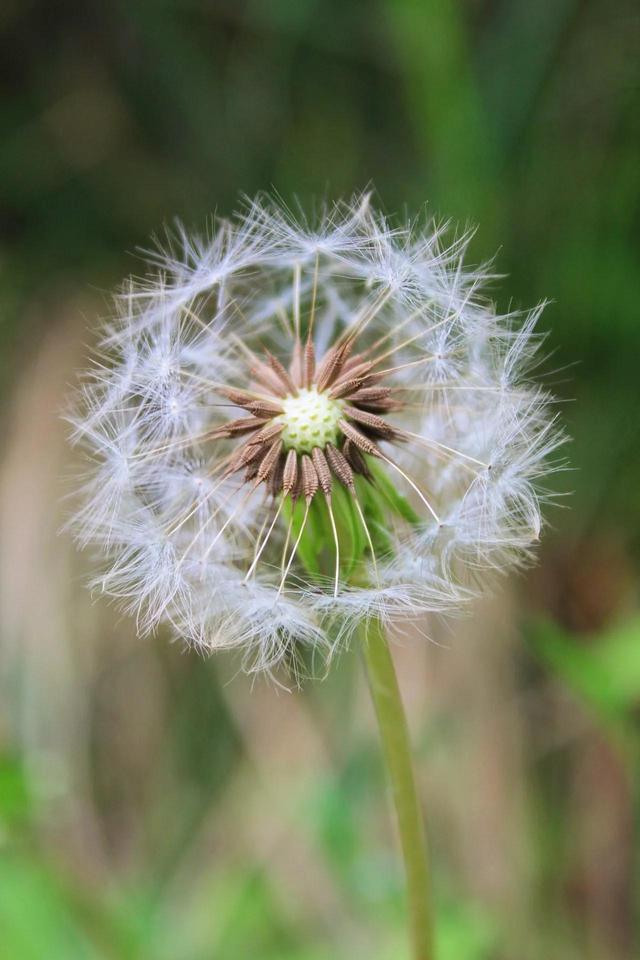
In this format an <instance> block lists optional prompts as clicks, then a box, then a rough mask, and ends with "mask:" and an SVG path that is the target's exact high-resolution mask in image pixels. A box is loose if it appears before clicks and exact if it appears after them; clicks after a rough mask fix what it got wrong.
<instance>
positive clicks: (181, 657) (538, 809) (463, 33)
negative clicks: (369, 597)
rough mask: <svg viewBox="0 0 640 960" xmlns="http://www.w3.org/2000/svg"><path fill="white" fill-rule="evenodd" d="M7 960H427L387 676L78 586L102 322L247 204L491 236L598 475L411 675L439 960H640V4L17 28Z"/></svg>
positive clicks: (278, 5)
mask: <svg viewBox="0 0 640 960" xmlns="http://www.w3.org/2000/svg"><path fill="white" fill-rule="evenodd" d="M0 32H1V40H0V45H1V57H0V64H1V65H0V75H1V77H2V100H1V104H0V131H1V133H0V136H1V148H0V149H1V161H0V212H1V220H2V240H1V246H0V345H1V358H2V362H1V364H0V390H1V396H2V406H1V413H0V430H1V435H2V452H1V459H0V550H1V555H0V601H1V602H0V679H1V684H2V702H1V705H0V957H1V958H2V960H5V958H6V960H134V958H135V960H205V958H206V960H211V958H215V960H245V958H248V957H251V958H254V957H255V958H260V960H347V958H349V960H359V958H372V957H374V958H376V960H378V958H379V960H400V958H404V957H405V956H406V955H407V944H406V939H405V931H404V921H403V899H402V896H403V893H402V890H403V885H402V875H401V872H400V867H399V864H398V862H397V858H396V856H395V837H394V833H393V827H392V823H391V820H390V816H389V814H390V807H389V804H388V798H387V795H386V792H385V786H384V780H383V775H382V771H381V768H380V763H379V757H378V747H377V740H376V732H375V728H374V724H373V718H372V713H371V708H370V706H369V703H368V700H367V692H366V688H365V685H364V683H363V680H362V676H361V669H360V663H359V659H358V655H357V651H351V652H348V653H345V654H344V655H343V656H342V657H341V659H340V660H339V661H338V662H337V663H335V665H334V668H333V670H332V672H331V673H330V675H329V677H328V678H327V679H326V680H324V682H318V683H312V684H308V685H307V686H306V687H305V688H304V689H303V690H301V691H296V692H293V693H284V692H283V691H278V690H277V689H275V688H274V687H272V686H270V685H269V684H267V683H264V682H260V681H258V682H255V683H254V684H253V685H252V684H251V682H250V681H249V680H247V679H246V678H244V677H242V676H236V673H237V663H235V662H234V661H233V660H232V659H231V658H227V657H224V656H221V657H219V658H217V659H215V660H213V661H209V662H204V661H203V660H201V659H200V658H198V657H197V656H195V655H194V654H191V653H185V652H184V651H183V650H181V649H180V648H179V646H177V645H171V644H169V643H168V642H167V638H166V637H163V636H159V637H158V638H157V639H155V640H137V639H136V638H135V636H134V630H133V627H132V624H131V623H130V622H128V621H127V620H126V619H125V618H122V617H120V616H119V615H118V614H117V613H116V612H115V611H114V610H113V609H111V608H109V607H108V606H107V605H106V604H105V603H104V602H103V601H101V600H96V601H93V600H92V598H91V597H90V596H89V594H88V593H87V591H86V590H85V589H84V587H83V585H82V584H83V579H84V577H85V575H86V568H87V564H88V561H87V560H86V559H84V558H82V557H78V556H77V555H76V553H75V551H74V548H73V546H72V545H71V544H70V542H69V540H68V538H67V537H65V536H59V535H58V530H59V528H60V525H61V523H62V521H63V518H64V513H65V509H66V507H65V503H64V501H63V499H62V498H63V497H64V495H65V493H66V492H67V491H68V486H69V485H68V481H67V477H68V475H69V473H70V472H71V457H70V454H69V452H68V450H67V447H66V443H65V431H64V426H63V424H62V423H61V421H60V417H59V414H60V411H61V409H62V408H63V406H64V402H65V396H66V394H67V392H68V385H69V383H71V382H72V381H73V377H74V370H75V369H76V368H77V367H78V366H80V365H83V364H84V362H85V356H86V352H87V344H89V343H90V342H91V339H92V330H93V329H95V324H96V320H97V318H98V317H99V316H101V315H104V313H105V311H106V310H107V309H108V299H107V296H106V293H105V291H106V290H108V289H109V288H110V287H111V286H112V285H113V284H114V283H116V282H118V281H119V280H120V279H121V278H122V277H123V276H124V275H125V274H127V273H129V272H131V271H134V272H135V271H136V270H138V269H139V263H138V261H137V260H136V259H135V250H136V248H138V247H139V246H140V245H143V246H144V245H145V243H146V242H147V238H148V236H149V235H150V234H151V233H153V232H154V231H157V230H161V229H162V226H163V224H166V223H170V222H171V220H172V219H173V218H174V217H175V216H177V217H179V218H180V219H182V220H183V221H185V222H186V223H187V224H191V225H193V226H195V227H197V228H201V227H202V226H203V225H204V223H205V220H206V217H207V216H208V215H209V214H210V213H211V211H213V210H214V209H217V210H218V211H219V212H221V213H225V214H227V213H231V212H232V211H233V209H234V208H235V207H236V206H237V204H238V197H239V194H240V192H242V191H244V192H246V193H249V194H251V193H253V192H254V191H256V190H258V189H265V188H267V189H272V188H273V189H276V190H278V191H279V192H280V193H281V194H282V196H283V197H284V198H285V199H287V200H291V199H292V198H293V197H294V196H298V197H299V198H300V201H301V204H302V206H303V207H305V208H306V209H310V208H311V206H312V203H313V201H314V198H315V200H317V199H318V198H322V197H325V196H326V197H330V198H331V197H339V196H343V195H345V194H349V193H350V192H351V191H352V190H354V189H360V188H362V187H364V186H366V185H367V184H368V183H370V182H371V183H373V184H374V186H375V187H376V189H377V191H378V202H380V203H381V204H383V205H384V207H385V209H387V210H388V211H390V212H393V211H399V212H402V211H403V210H405V209H406V210H408V211H409V212H415V211H417V210H418V209H419V208H420V207H421V206H422V204H423V203H424V202H425V201H428V204H429V209H430V210H431V211H432V212H433V213H434V214H439V215H445V216H451V217H452V218H454V219H456V220H460V221H465V222H466V221H470V222H473V223H477V224H479V226H480V229H479V231H478V233H477V235H476V237H475V239H474V241H473V244H472V257H473V258H475V259H477V260H480V259H483V258H486V257H488V256H492V255H493V254H494V253H495V252H496V250H497V251H498V253H497V260H496V263H497V268H498V269H499V270H500V271H501V272H504V273H506V274H508V278H507V279H506V280H505V281H504V282H503V283H502V285H501V288H500V291H499V293H498V296H499V297H500V304H501V306H502V307H506V306H508V305H510V304H516V305H517V304H522V305H532V304H534V303H535V302H537V301H538V300H539V299H541V298H549V299H550V300H551V301H552V303H551V305H550V306H549V307H548V309H547V310H546V312H545V314H544V320H543V323H544V325H545V329H548V330H549V331H550V334H549V341H548V344H549V353H550V356H549V358H548V360H547V361H546V363H545V365H544V367H543V368H541V370H540V375H541V377H544V378H545V381H546V382H547V383H549V384H552V385H553V388H554V389H555V391H556V393H557V395H558V396H559V398H560V400H561V401H562V402H561V405H560V408H559V409H560V410H561V413H562V416H563V417H564V419H565V422H566V425H567V429H568V431H569V433H570V434H571V435H572V437H573V442H572V444H571V446H570V448H569V449H568V451H567V453H568V456H569V458H570V460H571V465H572V468H573V469H572V471H571V472H568V473H565V474H564V475H562V476H560V477H558V478H557V480H556V489H557V490H558V491H559V492H560V493H565V494H570V496H568V497H567V499H566V500H561V503H562V504H563V507H558V508H555V509H553V510H551V511H550V513H549V521H550V529H549V530H548V531H547V534H546V537H545V538H544V542H543V544H542V548H541V554H540V564H539V566H538V567H537V569H536V570H534V571H532V572H531V573H529V574H527V575H526V576H521V577H519V578H515V579H513V580H509V581H506V582H505V583H504V584H503V585H502V586H501V588H500V590H499V592H498V593H497V594H496V595H495V596H494V597H493V598H491V599H488V600H486V601H484V602H482V603H480V604H478V605H477V607H476V609H475V610H474V614H473V616H472V617H471V618H470V619H469V620H467V621H462V622H460V623H456V624H455V626H454V627H453V628H448V629H447V628H444V627H441V626H435V625H432V626H431V628H430V629H431V632H432V633H433V635H434V637H435V639H436V640H437V642H436V643H433V644H426V643H424V642H420V641H418V640H411V639H407V638H405V639H404V640H402V641H400V642H399V643H398V646H397V647H396V651H395V652H396V659H397V663H398V669H399V672H400V675H401V682H402V686H403V690H404V692H405V695H406V698H407V702H408V709H409V714H410V722H411V729H412V734H413V738H414V742H415V749H416V755H417V760H418V768H419V778H420V788H421V792H422V796H423V798H424V803H425V808H428V810H429V820H430V837H431V845H432V848H433V856H434V861H435V870H436V878H437V880H436V893H437V900H438V915H439V931H438V936H439V942H440V946H441V954H440V956H441V958H442V960H556V958H557V960H574V958H575V960H578V958H580V960H585V958H586V960H632V958H634V957H637V956H638V955H639V953H640V948H639V946H638V928H637V921H638V912H639V910H638V908H639V901H640V851H639V850H638V833H637V831H636V829H635V828H636V826H637V824H638V820H639V819H640V740H639V737H640V613H639V610H638V589H637V568H638V560H639V550H638V548H639V546H640V541H639V533H640V509H639V508H640V443H639V440H640V415H639V414H640V403H639V399H640V390H639V379H640V378H639V375H638V370H639V358H640V322H639V317H638V310H637V304H638V282H637V281H638V260H637V256H638V247H637V244H635V240H636V237H635V230H636V229H637V227H638V220H639V213H640V209H639V197H640V163H639V159H640V156H639V150H638V147H639V141H640V109H639V107H640V67H639V59H640V57H639V54H640V12H639V10H638V7H637V5H636V3H635V2H633V0H535V2H531V0H467V2H462V0H368V2H367V0H349V2H347V0H210V2H206V0H182V2H178V0H155V2H154V0H126V2H124V0H113V2H111V3H102V2H99V0H85V2H76V3H72V2H64V0H60V2H57V3H55V4H53V3H47V2H45V0H5V2H4V3H3V5H2V10H1V12H0Z"/></svg>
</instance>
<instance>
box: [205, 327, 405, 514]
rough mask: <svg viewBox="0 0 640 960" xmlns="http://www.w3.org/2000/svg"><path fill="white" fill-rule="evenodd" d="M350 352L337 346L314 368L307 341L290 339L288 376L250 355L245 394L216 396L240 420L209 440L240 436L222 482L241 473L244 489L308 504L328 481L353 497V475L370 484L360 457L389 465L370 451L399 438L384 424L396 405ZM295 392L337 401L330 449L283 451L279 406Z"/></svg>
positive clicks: (370, 364) (346, 343)
mask: <svg viewBox="0 0 640 960" xmlns="http://www.w3.org/2000/svg"><path fill="white" fill-rule="evenodd" d="M352 346H353V340H352V339H349V338H344V339H342V340H341V341H340V340H339V341H338V342H337V344H336V345H334V346H332V347H330V348H329V350H327V352H326V353H325V355H324V357H322V359H321V360H320V361H319V362H318V363H316V359H315V353H314V347H313V343H312V342H311V340H310V339H307V341H306V344H305V345H304V347H303V346H302V344H301V342H300V340H299V339H297V340H296V342H295V345H294V349H293V357H292V360H291V363H290V365H289V367H288V369H287V368H286V367H285V366H284V365H283V364H282V363H281V362H280V360H278V358H277V357H275V356H274V355H273V354H272V353H270V352H269V351H265V354H264V358H262V359H261V358H259V357H257V356H255V355H254V354H251V355H250V360H249V374H250V376H251V379H252V384H251V388H250V389H247V390H243V389H236V388H233V387H228V388H220V390H219V392H220V393H221V394H222V395H223V396H225V397H226V398H227V399H228V400H230V401H231V403H233V404H235V405H236V406H239V407H242V408H243V409H244V410H245V411H246V413H247V414H248V416H244V417H240V418H238V419H236V420H230V421H229V422H228V423H226V424H223V425H222V426H221V427H219V428H217V429H216V430H215V431H214V432H213V433H212V434H211V435H210V436H211V438H212V439H213V438H232V437H245V435H248V436H246V439H244V440H243V442H242V444H241V445H240V446H239V447H238V448H237V449H236V450H235V451H234V452H233V454H232V455H231V457H230V459H229V463H228V465H227V468H226V473H227V475H230V474H233V473H236V472H238V471H241V470H242V471H244V479H245V481H246V482H248V483H253V484H254V486H256V487H257V486H259V485H260V484H265V485H266V487H267V489H268V491H269V493H270V494H271V495H272V496H274V497H276V496H278V495H279V494H283V495H284V496H291V497H292V499H294V500H295V499H297V498H300V497H302V498H303V499H304V500H305V501H306V503H307V504H309V503H310V502H311V501H312V500H313V498H314V497H315V495H316V494H317V493H318V492H321V493H322V494H323V495H324V497H325V498H326V499H329V498H330V496H331V486H332V482H333V479H334V478H336V479H337V480H338V481H339V482H340V483H341V484H343V485H344V486H345V487H346V488H347V490H348V491H349V492H350V493H352V494H354V495H355V486H354V475H356V474H359V475H361V476H363V477H365V478H367V479H370V478H371V474H370V471H369V468H368V466H367V462H366V457H365V455H368V456H372V457H380V458H382V459H384V460H385V461H387V462H390V461H389V459H388V458H387V457H385V456H383V454H382V453H381V452H380V450H379V448H378V445H377V444H378V442H379V441H380V440H386V441H399V440H402V439H406V438H405V437H403V435H402V432H401V431H399V430H398V429H397V428H396V427H393V426H392V425H391V424H389V423H388V422H387V421H386V420H385V419H384V415H385V414H388V413H390V412H391V411H394V410H396V409H398V408H399V407H400V406H401V404H400V402H399V401H397V400H395V399H394V398H393V397H392V394H391V389H390V387H387V386H384V385H383V384H382V383H381V380H382V377H383V374H380V373H377V372H376V369H375V368H376V364H377V361H376V360H375V359H367V358H366V353H353V352H352ZM303 389H305V390H309V389H315V390H316V391H317V392H318V393H319V394H324V395H326V397H327V398H328V399H329V400H331V401H337V400H339V401H340V402H341V403H340V405H341V416H340V419H339V420H338V424H337V428H338V437H337V438H336V442H335V443H333V442H326V443H324V445H322V444H319V445H317V446H314V447H313V448H312V449H311V451H310V453H306V452H304V453H300V452H298V451H297V450H295V449H286V446H285V443H284V441H283V438H282V433H283V430H284V428H285V424H284V422H283V420H282V419H281V418H282V416H283V414H284V412H285V411H284V406H283V402H284V401H285V400H286V398H289V397H296V396H298V395H299V393H300V391H301V390H303Z"/></svg>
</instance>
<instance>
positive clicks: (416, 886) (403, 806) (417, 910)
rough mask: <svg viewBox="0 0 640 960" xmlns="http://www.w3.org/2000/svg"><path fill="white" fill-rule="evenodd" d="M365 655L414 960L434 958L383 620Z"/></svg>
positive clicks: (373, 627)
mask: <svg viewBox="0 0 640 960" xmlns="http://www.w3.org/2000/svg"><path fill="white" fill-rule="evenodd" d="M363 633H364V637H363V639H364V643H363V645H362V648H363V654H364V658H365V662H366V666H367V673H368V676H369V686H370V689H371V697H372V700H373V704H374V707H375V712H376V717H377V720H378V729H379V730H380V737H381V740H382V752H383V755H384V760H385V763H386V766H387V771H388V776H389V780H390V782H391V787H392V791H393V801H394V804H395V808H396V815H397V818H398V831H399V834H400V844H401V847H402V856H403V859H404V866H405V872H406V877H407V901H408V909H409V920H410V925H411V936H412V942H413V958H414V960H434V956H435V953H434V946H433V919H432V907H431V882H430V877H429V861H428V855H427V843H426V837H425V831H424V826H423V822H422V813H421V810H420V802H419V799H418V791H417V789H416V781H415V776H414V773H413V764H412V761H411V745H410V742H409V731H408V728H407V720H406V716H405V712H404V707H403V705H402V699H401V696H400V688H399V687H398V679H397V677H396V672H395V668H394V666H393V659H392V657H391V652H390V650H389V645H388V643H387V639H386V637H385V634H384V630H383V628H382V626H381V624H380V622H379V621H378V620H371V621H369V622H368V624H367V626H366V627H365V628H364V629H363Z"/></svg>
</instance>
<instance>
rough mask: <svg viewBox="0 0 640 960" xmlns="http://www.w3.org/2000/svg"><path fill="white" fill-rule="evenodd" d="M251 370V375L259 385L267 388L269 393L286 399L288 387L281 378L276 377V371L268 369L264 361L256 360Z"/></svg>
mask: <svg viewBox="0 0 640 960" xmlns="http://www.w3.org/2000/svg"><path fill="white" fill-rule="evenodd" d="M250 370H251V375H252V376H253V377H255V379H256V380H257V381H258V383H261V384H262V385H263V387H266V388H267V390H268V391H269V393H273V394H274V395H275V396H276V397H286V395H287V390H286V387H285V386H284V384H283V383H282V381H281V380H280V377H278V376H276V374H275V373H274V371H273V370H272V369H271V368H270V367H268V366H267V364H266V363H263V362H262V360H255V361H254V363H253V364H252V366H251V368H250Z"/></svg>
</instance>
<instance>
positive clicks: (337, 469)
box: [324, 441, 353, 490]
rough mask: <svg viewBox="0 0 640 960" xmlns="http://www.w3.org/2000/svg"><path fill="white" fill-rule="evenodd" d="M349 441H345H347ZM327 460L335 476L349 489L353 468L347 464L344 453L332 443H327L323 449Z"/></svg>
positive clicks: (350, 488)
mask: <svg viewBox="0 0 640 960" xmlns="http://www.w3.org/2000/svg"><path fill="white" fill-rule="evenodd" d="M348 442H349V441H347V443H348ZM324 452H325V455H326V458H327V461H328V463H329V466H330V467H331V469H332V470H333V472H334V473H335V475H336V477H337V478H338V480H339V481H340V483H342V484H343V485H344V486H345V487H347V488H348V489H349V490H352V489H353V470H352V469H351V467H350V466H349V462H348V460H347V458H346V457H345V456H344V454H343V453H342V452H341V451H340V450H338V448H337V447H334V445H333V444H332V443H328V444H327V445H326V447H325V449H324Z"/></svg>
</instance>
